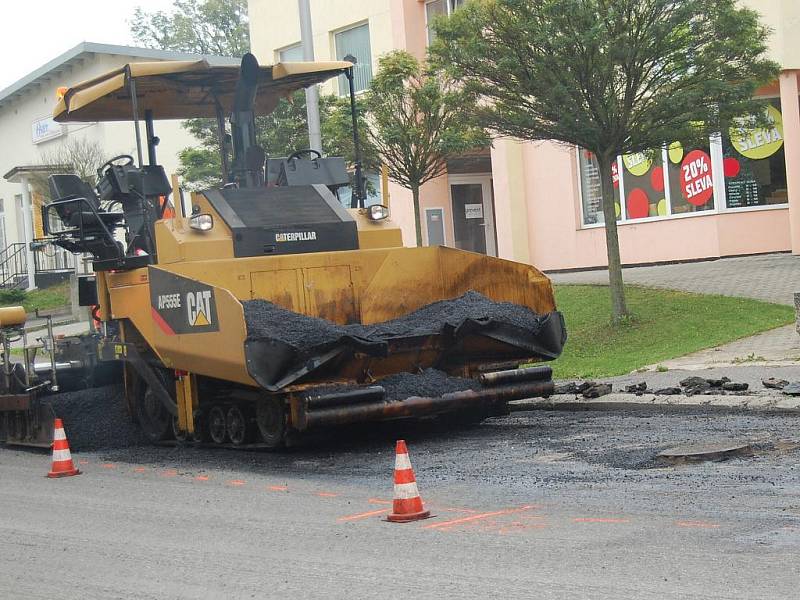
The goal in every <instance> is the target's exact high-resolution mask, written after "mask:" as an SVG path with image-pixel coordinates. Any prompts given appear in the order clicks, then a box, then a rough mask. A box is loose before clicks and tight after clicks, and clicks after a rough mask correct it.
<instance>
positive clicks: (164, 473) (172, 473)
mask: <svg viewBox="0 0 800 600" xmlns="http://www.w3.org/2000/svg"><path fill="white" fill-rule="evenodd" d="M177 474H178V472H177V471H176V470H175V469H166V470H165V471H162V472H161V476H162V477H175V476H176V475H177Z"/></svg>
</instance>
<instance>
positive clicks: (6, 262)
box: [0, 242, 28, 288]
mask: <svg viewBox="0 0 800 600" xmlns="http://www.w3.org/2000/svg"><path fill="white" fill-rule="evenodd" d="M27 279H28V257H27V253H26V252H25V244H24V243H21V242H18V243H14V244H9V245H8V246H6V247H5V248H3V249H2V250H0V288H14V287H22V286H23V284H24V283H26V282H27Z"/></svg>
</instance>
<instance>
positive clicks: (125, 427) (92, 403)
mask: <svg viewBox="0 0 800 600" xmlns="http://www.w3.org/2000/svg"><path fill="white" fill-rule="evenodd" d="M44 402H46V403H47V404H49V405H50V406H51V407H52V409H53V413H54V415H55V416H56V417H58V418H60V419H61V420H62V421H63V422H64V430H65V432H66V434H67V440H68V441H69V446H70V450H73V451H76V452H85V451H90V450H105V449H111V448H129V447H132V446H142V445H145V444H147V441H146V439H145V437H144V436H143V435H142V433H141V431H140V430H139V428H138V426H137V425H136V423H134V421H133V419H132V418H131V417H130V416H129V415H128V411H127V408H126V406H125V394H124V391H123V388H122V386H119V385H109V386H105V387H99V388H89V389H86V390H79V391H75V392H66V393H63V394H54V395H52V396H48V397H47V398H45V399H44Z"/></svg>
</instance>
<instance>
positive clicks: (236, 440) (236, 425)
mask: <svg viewBox="0 0 800 600" xmlns="http://www.w3.org/2000/svg"><path fill="white" fill-rule="evenodd" d="M251 422H252V419H251V418H250V416H249V411H248V409H247V408H246V407H243V406H240V405H238V404H234V405H233V406H231V407H230V408H229V409H228V413H227V415H226V418H225V426H226V429H227V430H228V437H229V438H230V440H231V443H232V444H233V445H234V446H241V445H242V444H246V443H248V442H249V441H250V440H251V438H252V430H253V428H252V426H251Z"/></svg>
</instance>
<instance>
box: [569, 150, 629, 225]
mask: <svg viewBox="0 0 800 600" xmlns="http://www.w3.org/2000/svg"><path fill="white" fill-rule="evenodd" d="M611 169H612V179H613V181H614V204H615V207H616V213H617V219H619V217H620V212H621V209H620V203H619V198H620V182H619V167H618V164H617V163H614V164H613V165H612V167H611ZM578 171H579V172H580V178H581V199H582V212H583V224H584V225H592V224H594V223H604V222H605V219H604V218H603V189H602V184H601V182H600V167H599V166H598V164H597V157H596V156H595V155H594V154H593V153H591V152H589V151H588V150H583V149H581V148H579V149H578Z"/></svg>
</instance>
